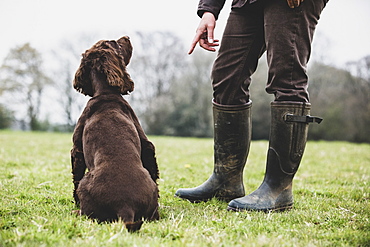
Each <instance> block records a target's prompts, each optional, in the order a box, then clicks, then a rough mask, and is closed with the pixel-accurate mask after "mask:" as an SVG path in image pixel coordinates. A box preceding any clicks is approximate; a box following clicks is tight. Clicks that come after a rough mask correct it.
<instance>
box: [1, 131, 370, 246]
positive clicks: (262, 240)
mask: <svg viewBox="0 0 370 247" xmlns="http://www.w3.org/2000/svg"><path fill="white" fill-rule="evenodd" d="M150 139H151V140H152V141H153V143H154V144H155V145H156V148H157V158H158V163H159V167H160V172H161V180H160V181H159V184H160V192H161V198H160V214H161V220H159V221H157V222H150V223H145V224H144V225H143V226H142V228H141V230H140V231H139V232H138V233H134V234H130V233H128V232H127V231H126V229H125V228H124V227H123V225H122V223H121V222H117V223H113V224H97V223H96V222H93V221H91V220H89V219H87V218H85V217H78V216H75V215H72V214H71V213H70V212H71V211H72V210H74V209H75V206H74V204H73V203H72V181H71V173H70V172H71V171H70V170H71V169H70V157H69V151H70V149H71V145H72V144H71V134H56V133H32V132H10V131H0V193H1V194H0V246H27V247H28V246H151V247H152V246H370V219H369V218H370V187H369V186H370V145H369V144H351V143H345V142H309V143H308V144H307V148H306V152H305V155H304V158H303V161H302V164H301V167H300V170H299V171H298V173H297V175H296V177H295V180H294V195H295V206H294V208H293V209H292V210H291V211H289V212H283V213H262V212H243V213H234V212H228V211H226V210H225V208H226V206H227V203H225V202H219V201H217V200H214V199H213V200H211V201H209V202H206V203H198V204H191V203H189V202H187V201H183V200H180V199H178V198H175V197H174V196H173V195H174V193H175V191H176V190H177V189H178V188H180V187H190V186H197V185H199V184H200V183H202V182H203V181H204V180H206V179H207V178H208V176H209V175H210V174H211V172H212V168H213V146H212V145H213V143H212V140H211V139H195V138H174V137H156V136H152V137H150ZM267 145H268V143H267V142H266V141H256V142H252V146H251V152H250V155H249V159H248V162H247V165H246V168H245V171H244V180H245V181H244V183H245V188H246V191H247V192H251V191H253V190H254V189H256V188H257V187H258V185H259V184H260V182H261V181H262V179H263V174H264V169H265V154H266V151H267Z"/></svg>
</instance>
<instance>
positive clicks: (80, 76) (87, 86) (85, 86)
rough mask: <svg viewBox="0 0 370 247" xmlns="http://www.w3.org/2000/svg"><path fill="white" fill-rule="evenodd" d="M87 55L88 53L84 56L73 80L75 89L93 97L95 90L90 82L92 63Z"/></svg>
mask: <svg viewBox="0 0 370 247" xmlns="http://www.w3.org/2000/svg"><path fill="white" fill-rule="evenodd" d="M87 53H88V51H86V52H85V53H83V54H82V59H81V63H80V67H79V68H78V69H77V71H76V74H75V78H74V80H73V87H74V89H76V90H77V91H78V92H80V93H82V94H84V95H89V96H93V89H92V85H91V82H90V72H91V62H90V61H89V59H87Z"/></svg>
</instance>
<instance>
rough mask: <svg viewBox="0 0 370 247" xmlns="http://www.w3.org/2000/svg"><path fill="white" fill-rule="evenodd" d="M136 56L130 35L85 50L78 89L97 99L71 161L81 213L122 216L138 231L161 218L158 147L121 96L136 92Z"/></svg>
mask: <svg viewBox="0 0 370 247" xmlns="http://www.w3.org/2000/svg"><path fill="white" fill-rule="evenodd" d="M131 54H132V46H131V43H130V41H129V39H128V38H127V37H123V38H121V39H119V40H118V41H99V42H97V43H96V44H95V45H94V46H93V47H92V48H91V49H89V50H87V51H86V52H85V53H84V54H83V58H82V61H81V65H80V67H79V69H78V70H77V72H76V77H75V80H74V87H75V88H76V90H78V91H79V92H81V93H83V94H85V95H90V96H93V97H92V98H91V99H90V100H89V102H88V103H87V105H86V107H85V109H84V111H83V113H82V114H81V116H80V118H79V120H78V122H77V125H76V128H75V131H74V133H73V148H72V150H71V162H72V174H73V183H74V192H73V196H74V199H75V202H76V204H79V205H80V212H79V213H80V214H83V215H87V216H89V217H90V218H94V219H97V220H98V221H99V222H103V221H108V222H109V221H114V220H119V219H121V220H123V222H124V223H125V225H126V228H127V229H128V230H129V231H136V230H139V229H140V227H141V224H142V220H157V219H159V213H158V197H159V192H158V185H157V183H156V181H157V179H158V178H159V172H158V166H157V162H156V158H155V148H154V145H153V144H152V143H151V142H150V141H149V140H148V138H147V137H146V135H145V133H144V131H143V129H142V127H141V126H140V123H139V120H138V119H137V117H136V115H135V113H134V111H133V110H132V108H131V106H130V105H129V104H128V103H127V101H126V100H125V99H123V97H122V96H121V94H125V93H127V92H128V91H130V90H133V82H132V81H131V79H129V80H128V81H129V82H130V83H131V84H132V86H131V87H129V88H127V85H131V84H130V83H127V78H130V76H129V74H128V73H127V72H126V65H127V64H128V63H129V61H130V58H131ZM108 60H109V61H108ZM117 82H119V83H117ZM122 82H123V83H122ZM86 168H87V169H88V172H87V173H86V174H85V171H86Z"/></svg>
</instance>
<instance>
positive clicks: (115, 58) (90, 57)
mask: <svg viewBox="0 0 370 247" xmlns="http://www.w3.org/2000/svg"><path fill="white" fill-rule="evenodd" d="M131 55H132V45H131V42H130V39H129V37H127V36H124V37H122V38H120V39H118V40H117V41H116V40H100V41H98V42H97V43H96V44H94V45H93V46H92V47H91V48H90V49H88V50H86V51H85V53H83V54H82V59H81V64H80V67H79V68H78V69H77V71H76V74H75V78H74V80H73V87H74V88H75V89H76V90H77V91H78V92H80V93H82V94H85V95H89V96H93V94H94V92H93V88H92V85H91V76H92V73H97V74H98V75H99V77H101V76H103V78H104V80H105V81H106V82H107V83H108V85H109V86H112V87H114V88H117V90H118V91H119V92H120V93H121V94H128V93H129V92H132V91H133V90H134V82H133V81H132V80H131V78H130V75H129V74H128V73H127V72H126V66H127V65H128V63H129V62H130V59H131Z"/></svg>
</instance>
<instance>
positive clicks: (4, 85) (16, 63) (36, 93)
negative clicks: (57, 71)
mask: <svg viewBox="0 0 370 247" xmlns="http://www.w3.org/2000/svg"><path fill="white" fill-rule="evenodd" d="M42 63H43V60H42V57H41V54H40V53H39V52H38V51H37V50H36V49H34V48H32V47H31V46H30V44H29V43H26V44H24V45H22V46H19V47H16V48H14V49H11V50H10V52H9V54H8V55H7V57H6V58H5V59H4V62H3V65H2V66H1V73H2V78H1V81H0V82H1V84H0V94H2V95H3V96H4V98H6V99H7V102H6V103H7V104H8V105H11V106H13V108H17V109H13V110H14V111H17V112H21V111H22V109H26V113H25V115H26V116H24V115H23V116H22V117H23V118H24V119H23V120H24V121H26V122H28V123H29V128H30V129H31V130H37V129H38V128H39V113H40V106H41V97H42V94H43V91H44V89H45V86H46V85H49V84H51V83H52V81H51V80H50V79H49V78H48V77H47V76H46V75H45V73H44V72H43V70H42Z"/></svg>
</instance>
